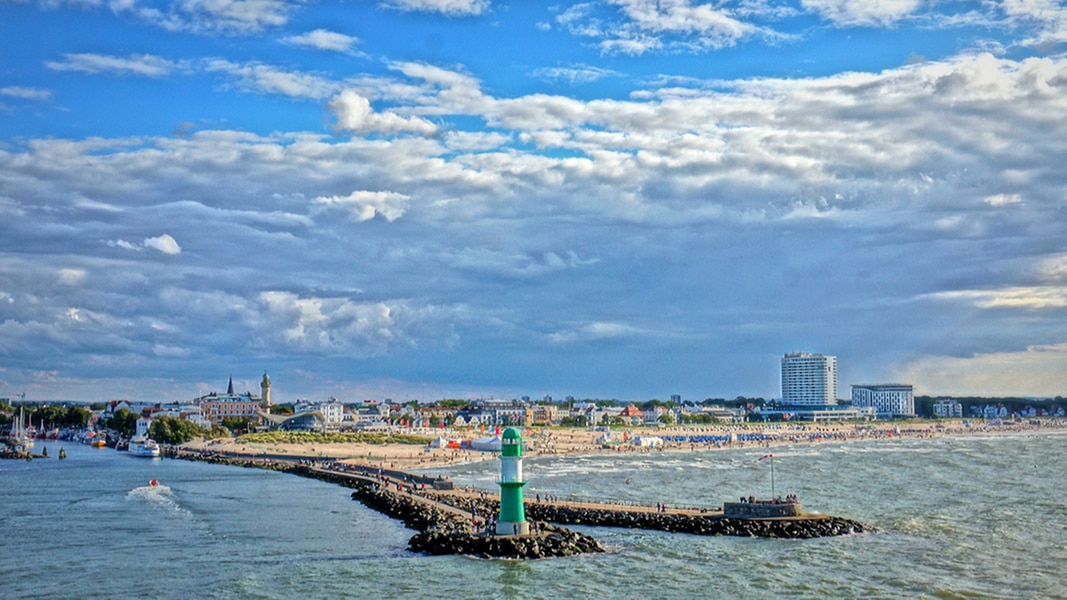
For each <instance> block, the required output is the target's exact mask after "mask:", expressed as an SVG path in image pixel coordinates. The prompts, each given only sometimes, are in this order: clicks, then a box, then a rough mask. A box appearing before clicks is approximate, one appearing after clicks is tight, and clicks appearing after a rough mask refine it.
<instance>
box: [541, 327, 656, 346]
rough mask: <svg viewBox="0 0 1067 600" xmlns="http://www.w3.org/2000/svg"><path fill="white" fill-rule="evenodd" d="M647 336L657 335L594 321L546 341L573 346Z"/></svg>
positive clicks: (552, 335)
mask: <svg viewBox="0 0 1067 600" xmlns="http://www.w3.org/2000/svg"><path fill="white" fill-rule="evenodd" d="M649 335H657V334H655V333H653V332H650V331H648V330H645V329H642V328H639V327H634V326H632V325H628V324H626V323H618V322H614V321H595V322H592V323H587V324H585V325H582V326H581V327H578V328H575V329H565V330H561V331H557V332H554V333H551V334H549V335H548V336H547V339H548V341H550V342H552V343H554V344H573V343H580V342H589V341H596V340H612V339H622V338H631V337H647V336H649Z"/></svg>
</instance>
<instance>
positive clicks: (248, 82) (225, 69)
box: [205, 59, 340, 100]
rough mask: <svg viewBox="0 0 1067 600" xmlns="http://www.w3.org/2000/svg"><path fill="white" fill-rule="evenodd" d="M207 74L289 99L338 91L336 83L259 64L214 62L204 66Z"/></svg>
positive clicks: (327, 94)
mask: <svg viewBox="0 0 1067 600" xmlns="http://www.w3.org/2000/svg"><path fill="white" fill-rule="evenodd" d="M205 70H207V71H208V72H216V73H226V74H227V75H231V76H233V77H236V78H237V80H238V82H239V84H240V85H241V87H243V88H245V89H247V90H250V91H255V92H260V93H264V94H281V95H283V96H290V97H293V98H311V99H315V100H320V99H323V98H327V97H329V96H331V95H333V94H335V93H337V91H338V89H340V85H339V84H338V83H336V82H333V81H330V80H328V79H324V78H322V77H318V76H316V75H312V74H309V73H302V72H298V71H285V70H282V69H279V68H277V67H273V66H270V65H263V64H259V63H247V64H238V63H233V62H230V61H227V60H221V59H215V60H211V61H209V62H208V63H207V64H206V65H205Z"/></svg>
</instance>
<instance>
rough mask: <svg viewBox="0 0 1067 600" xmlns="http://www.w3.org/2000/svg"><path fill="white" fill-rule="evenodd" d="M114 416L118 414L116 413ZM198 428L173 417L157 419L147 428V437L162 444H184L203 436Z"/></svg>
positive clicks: (191, 423)
mask: <svg viewBox="0 0 1067 600" xmlns="http://www.w3.org/2000/svg"><path fill="white" fill-rule="evenodd" d="M115 414H118V412H116V413H115ZM206 433H208V432H205V431H204V430H203V429H202V428H200V426H198V425H197V424H195V423H193V422H191V421H183V420H182V419H176V418H174V417H159V418H157V419H154V420H153V421H152V425H151V427H149V428H148V437H150V438H152V439H153V440H156V441H157V442H160V443H163V444H184V443H185V442H188V441H190V440H192V439H194V438H198V437H200V436H202V435H205V434H206Z"/></svg>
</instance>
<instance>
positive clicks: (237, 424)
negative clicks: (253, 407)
mask: <svg viewBox="0 0 1067 600" xmlns="http://www.w3.org/2000/svg"><path fill="white" fill-rule="evenodd" d="M257 425H259V419H257V418H255V417H224V418H223V419H222V426H223V427H225V428H226V429H228V430H229V431H240V432H245V431H248V430H250V429H255V428H256V426H257Z"/></svg>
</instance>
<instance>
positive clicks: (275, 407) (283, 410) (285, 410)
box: [270, 404, 293, 415]
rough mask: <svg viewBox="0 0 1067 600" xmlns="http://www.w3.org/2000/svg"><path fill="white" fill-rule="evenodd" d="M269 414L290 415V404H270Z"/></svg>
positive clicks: (291, 408)
mask: <svg viewBox="0 0 1067 600" xmlns="http://www.w3.org/2000/svg"><path fill="white" fill-rule="evenodd" d="M270 414H272V415H291V414H293V405H292V404H272V405H271V407H270Z"/></svg>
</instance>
